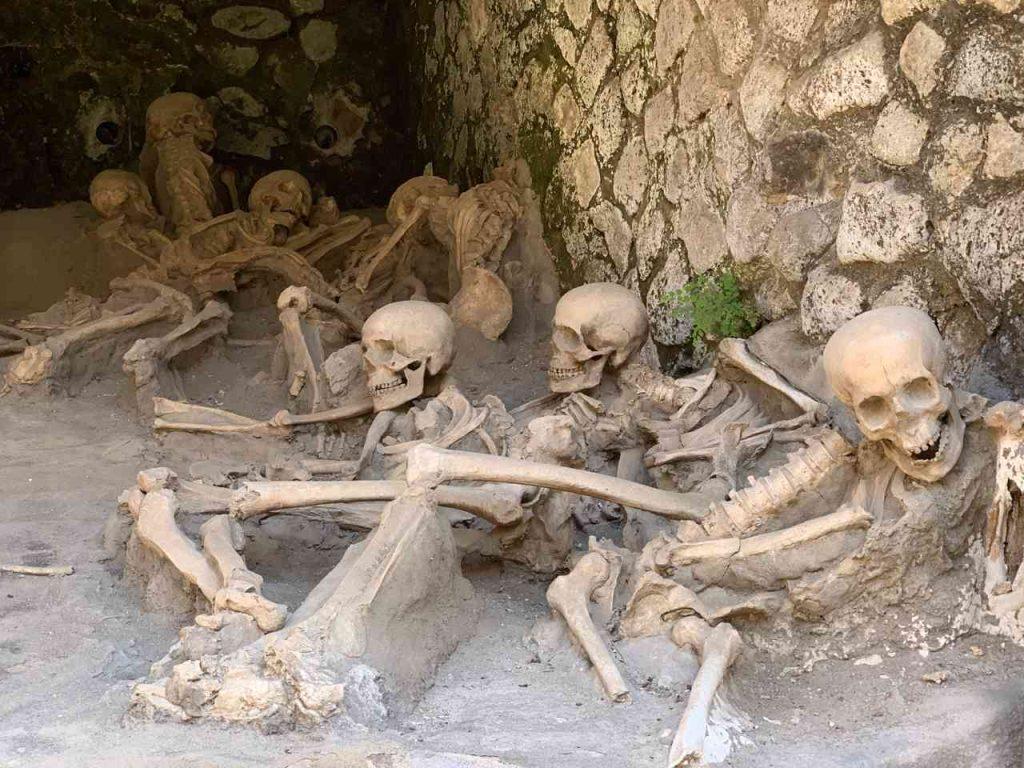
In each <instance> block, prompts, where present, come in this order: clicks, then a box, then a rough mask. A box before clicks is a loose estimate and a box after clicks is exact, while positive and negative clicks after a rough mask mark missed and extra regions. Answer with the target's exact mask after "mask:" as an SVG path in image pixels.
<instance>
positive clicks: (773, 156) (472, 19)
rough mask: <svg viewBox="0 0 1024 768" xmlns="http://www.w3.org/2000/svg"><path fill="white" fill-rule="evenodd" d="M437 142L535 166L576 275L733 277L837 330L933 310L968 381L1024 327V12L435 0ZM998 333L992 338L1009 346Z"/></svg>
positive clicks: (650, 293)
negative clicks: (889, 308)
mask: <svg viewBox="0 0 1024 768" xmlns="http://www.w3.org/2000/svg"><path fill="white" fill-rule="evenodd" d="M416 12H417V13H418V18H417V19H415V28H414V34H413V37H414V39H415V44H416V48H417V53H418V55H420V56H421V57H422V60H421V63H420V64H419V65H418V66H416V67H414V69H413V72H412V74H413V76H414V77H415V78H417V79H418V81H419V83H420V88H419V93H420V95H421V101H422V103H421V106H420V108H421V110H422V121H421V124H420V131H419V142H420V146H421V149H423V150H424V152H425V153H426V154H427V155H429V156H432V157H433V158H434V159H435V163H436V167H437V168H438V169H439V171H441V172H445V173H449V174H451V175H452V177H453V178H455V179H456V180H458V181H460V182H462V183H467V182H468V181H475V180H479V179H480V178H482V177H484V176H485V175H486V174H487V173H488V171H489V170H490V169H491V168H493V167H494V166H495V165H497V164H499V163H501V162H502V161H503V160H505V159H506V158H509V157H514V156H521V157H525V158H526V160H527V161H528V162H529V164H530V166H531V169H532V171H533V177H534V181H535V184H536V186H537V188H538V191H539V192H540V193H541V194H542V195H543V208H544V214H545V218H546V225H547V232H548V235H549V238H550V239H551V241H552V244H553V246H554V248H555V250H556V252H557V255H558V258H559V266H560V270H561V274H562V279H563V281H564V282H565V283H566V284H568V285H571V284H575V283H579V282H583V281H587V280H603V279H610V280H615V281H619V282H622V283H625V284H628V285H635V286H637V287H638V288H639V290H640V291H641V292H642V293H643V294H644V296H645V297H646V300H647V302H648V306H649V307H650V309H651V310H652V314H653V315H654V316H655V318H656V336H657V339H658V340H659V341H660V342H662V343H664V344H676V343H679V342H681V341H682V340H683V338H684V336H685V334H686V330H687V327H686V321H685V319H683V320H681V321H680V320H673V319H672V318H669V317H668V316H667V314H666V313H665V312H664V310H663V309H662V307H661V297H662V295H663V294H664V292H665V291H666V290H670V289H673V288H677V287H679V286H680V285H681V284H683V283H684V282H686V281H687V280H688V279H690V278H691V277H692V276H693V275H694V274H697V273H701V272H705V271H708V270H713V269H715V268H719V267H723V266H728V267H729V268H731V269H733V270H734V271H735V272H736V273H737V274H738V275H739V276H740V277H741V278H742V280H743V281H744V283H745V284H746V285H747V286H748V287H749V289H750V291H751V292H752V294H753V295H754V296H755V297H756V301H757V304H758V307H759V308H760V310H761V312H762V314H763V315H764V316H765V317H766V318H778V317H781V316H784V315H786V314H789V313H793V312H799V317H800V322H801V325H802V328H803V330H804V332H805V333H807V334H808V335H810V336H812V337H815V338H819V339H821V338H824V337H825V336H827V335H828V334H829V333H830V332H831V331H833V330H834V329H835V328H836V327H837V326H838V325H839V324H841V323H842V322H843V321H844V320H845V319H847V318H849V317H851V316H853V315H854V314H856V313H858V312H860V311H862V310H864V309H867V308H869V307H873V306H879V305H884V304H894V303H898V304H913V305H918V306H922V307H926V308H928V309H929V310H930V311H931V312H932V314H933V315H934V316H935V317H936V319H937V320H938V322H939V324H940V326H941V328H942V330H943V333H944V334H945V335H946V337H947V339H948V340H949V341H950V343H951V346H952V347H953V348H954V350H955V352H956V354H955V355H954V360H953V365H954V374H958V375H959V376H960V377H961V378H964V377H966V374H967V370H968V368H969V367H970V363H971V361H972V360H973V359H974V357H975V354H976V353H977V352H978V351H979V350H981V349H982V348H983V346H984V345H986V344H987V346H985V352H986V354H987V355H988V356H989V358H990V359H993V357H995V358H1000V360H999V361H998V362H1000V363H1001V364H1002V365H1003V366H1004V367H1006V366H1008V365H1012V366H1013V367H1014V368H1017V367H1019V365H1018V364H1017V350H1018V349H1019V347H1020V345H1021V339H1022V337H1024V333H1022V332H1024V321H1022V320H1020V319H1019V317H1020V310H1021V305H1022V303H1024V291H1022V286H1024V184H1022V181H1024V7H1021V2H1020V0H957V1H956V2H953V1H952V0H950V1H949V2H943V1H942V0H832V1H831V2H829V1H828V0H419V2H418V3H417V5H416ZM993 335H994V336H995V339H994V341H987V340H988V339H989V338H990V337H992V336H993Z"/></svg>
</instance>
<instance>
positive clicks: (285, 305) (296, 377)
mask: <svg viewBox="0 0 1024 768" xmlns="http://www.w3.org/2000/svg"><path fill="white" fill-rule="evenodd" d="M309 296H310V291H309V289H306V290H305V291H303V289H301V288H296V287H295V286H291V287H289V288H285V289H284V291H282V292H281V295H280V297H278V299H277V308H278V318H279V319H280V321H281V338H282V339H283V342H284V349H285V353H286V354H287V356H288V394H289V395H291V396H292V397H298V396H299V394H300V393H301V391H302V390H303V389H304V388H306V387H308V388H309V389H308V390H307V391H309V392H310V393H311V395H310V398H309V410H310V412H312V413H315V412H316V411H319V410H322V408H323V404H324V401H323V397H322V395H321V383H322V382H321V373H320V371H321V368H323V363H324V350H323V346H322V344H321V343H320V334H319V332H318V330H317V328H316V327H315V326H313V325H311V324H310V323H307V322H305V315H306V313H307V312H309V311H310V309H312V306H311V305H310V302H309Z"/></svg>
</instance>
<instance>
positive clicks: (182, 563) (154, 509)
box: [135, 488, 221, 603]
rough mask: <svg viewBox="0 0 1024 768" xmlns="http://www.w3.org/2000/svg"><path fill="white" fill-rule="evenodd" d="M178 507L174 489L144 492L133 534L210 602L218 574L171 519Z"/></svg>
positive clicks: (218, 585) (218, 577) (217, 585)
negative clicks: (167, 562)
mask: <svg viewBox="0 0 1024 768" xmlns="http://www.w3.org/2000/svg"><path fill="white" fill-rule="evenodd" d="M177 508H178V502H177V499H176V498H175V496H174V491H171V490H169V489H166V488H163V489H160V490H154V491H151V492H149V493H147V494H146V495H145V497H144V498H143V500H142V506H141V508H140V510H139V520H138V523H137V524H136V528H135V530H136V534H137V535H138V537H139V539H140V540H141V541H142V542H143V543H144V544H146V545H147V546H148V547H150V548H151V549H153V550H155V551H156V552H157V553H159V554H160V555H162V556H163V557H164V558H166V559H167V560H168V561H170V563H171V565H173V566H174V567H175V568H176V569H177V570H178V571H179V572H180V573H181V575H182V576H184V577H185V578H186V579H187V580H188V581H189V582H191V583H192V584H195V585H196V586H197V587H198V588H199V591H200V592H202V593H203V595H204V596H205V597H206V599H207V600H209V601H210V603H213V602H214V600H215V598H216V596H217V591H218V590H219V589H220V587H221V580H220V576H219V575H218V574H217V572H216V570H214V568H213V566H211V565H210V563H209V562H208V561H207V560H206V558H205V557H203V555H202V553H201V552H200V551H199V549H198V548H197V547H196V545H195V544H193V543H192V541H191V540H190V539H189V538H188V537H187V536H185V534H183V533H182V532H181V530H180V529H179V528H178V526H177V524H176V523H175V522H174V513H175V512H176V511H177Z"/></svg>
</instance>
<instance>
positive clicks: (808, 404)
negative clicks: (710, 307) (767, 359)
mask: <svg viewBox="0 0 1024 768" xmlns="http://www.w3.org/2000/svg"><path fill="white" fill-rule="evenodd" d="M718 356H719V358H721V359H724V360H727V361H728V362H729V363H731V364H732V365H734V366H735V367H737V368H739V369H740V370H741V371H743V372H744V373H747V374H749V375H750V376H753V377H754V378H755V379H757V380H758V381H760V382H761V383H763V384H766V385H768V386H769V387H771V388H772V389H774V390H777V391H778V392H781V393H782V394H783V395H785V396H786V397H787V398H789V399H790V400H791V401H792V402H793V403H795V404H796V406H797V407H798V408H799V409H800V410H801V411H804V412H805V413H815V414H818V415H819V416H820V415H821V414H822V413H823V409H824V406H823V404H822V403H820V402H818V401H817V400H815V399H814V398H813V397H811V396H810V395H808V394H807V393H806V392H804V391H803V390H800V389H798V388H797V387H794V386H793V385H792V384H790V383H789V382H788V381H786V379H785V378H783V376H782V374H780V373H779V372H778V371H776V370H775V369H773V368H771V367H769V366H768V365H766V364H765V363H764V362H762V361H761V360H760V359H759V358H758V357H757V356H756V355H754V354H753V353H752V352H751V351H750V350H749V349H748V348H747V342H745V341H744V340H743V339H722V340H721V341H720V342H719V343H718Z"/></svg>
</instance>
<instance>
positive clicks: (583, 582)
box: [547, 552, 629, 702]
mask: <svg viewBox="0 0 1024 768" xmlns="http://www.w3.org/2000/svg"><path fill="white" fill-rule="evenodd" d="M615 572H616V571H615V569H614V568H613V567H612V564H611V563H609V562H608V559H607V557H606V555H605V553H604V552H588V553H587V554H586V555H584V556H583V558H582V559H581V560H580V561H579V562H578V563H577V564H576V567H575V568H573V569H572V571H571V572H570V573H568V574H566V575H564V576H559V577H558V578H557V579H555V580H554V581H553V582H551V586H550V587H548V592H547V598H548V604H549V605H550V606H551V608H552V609H553V610H554V611H557V612H558V613H559V614H560V615H561V616H562V618H563V619H565V623H566V624H567V625H568V626H569V631H570V632H572V635H573V637H575V638H576V640H577V641H578V642H579V644H580V646H581V647H582V648H583V652H584V653H586V655H587V658H589V659H590V663H591V664H593V665H594V671H595V672H597V676H598V678H599V679H600V680H601V685H603V686H604V690H605V692H606V693H607V694H608V698H610V699H611V700H612V701H615V702H624V701H628V700H629V688H628V687H627V686H626V681H625V680H623V678H622V673H621V672H619V668H618V667H617V666H616V664H615V659H613V658H612V655H611V653H610V652H609V651H608V648H607V647H606V646H605V644H604V641H603V640H602V639H601V635H600V634H598V631H597V627H596V626H595V625H594V620H593V619H592V618H591V616H590V611H589V609H588V608H587V604H588V603H589V602H590V600H591V598H592V597H593V596H594V593H595V592H597V591H598V590H599V589H600V588H602V587H604V586H605V585H606V584H607V582H608V581H609V579H611V578H612V576H613V574H614V573H615Z"/></svg>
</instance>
